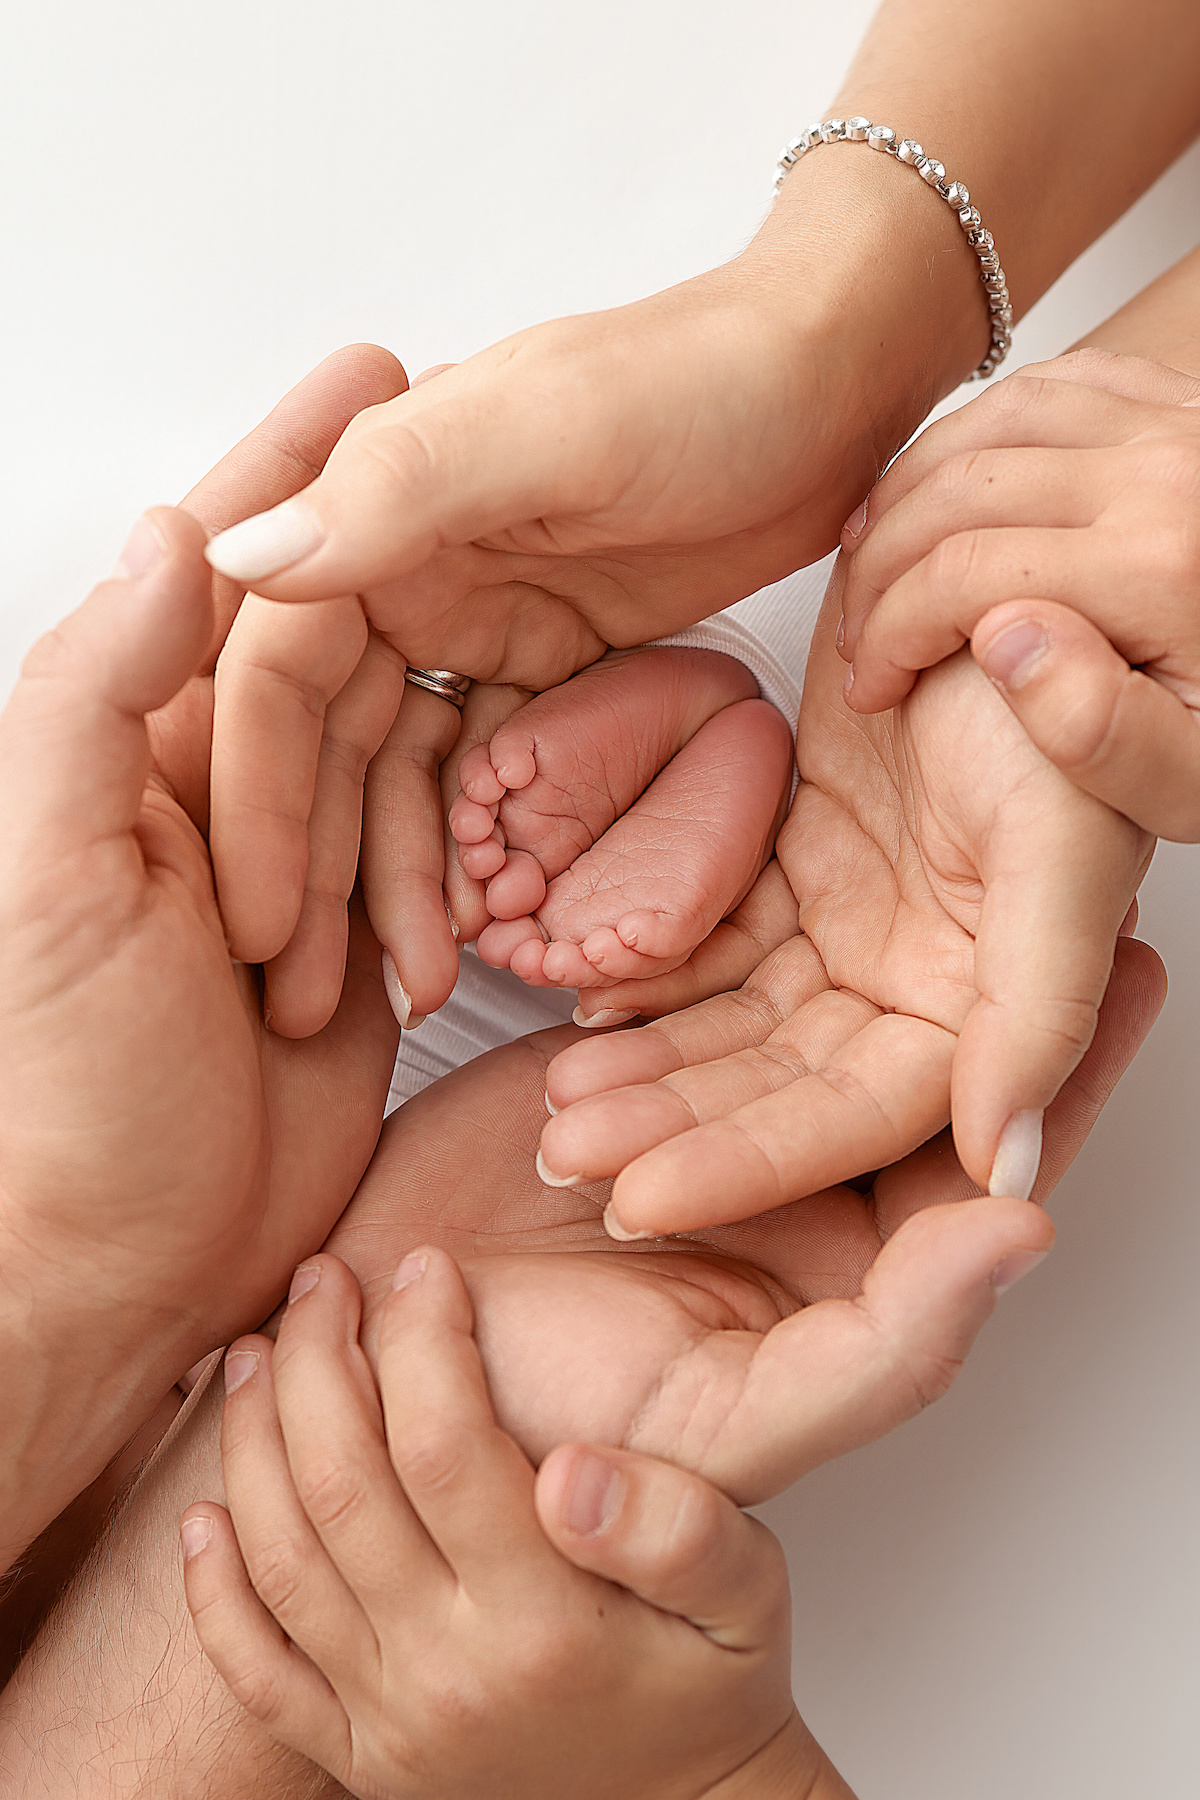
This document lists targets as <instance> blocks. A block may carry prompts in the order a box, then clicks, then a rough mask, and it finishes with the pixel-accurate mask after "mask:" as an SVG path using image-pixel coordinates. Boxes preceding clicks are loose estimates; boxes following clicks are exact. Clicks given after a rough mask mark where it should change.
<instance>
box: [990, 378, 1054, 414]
mask: <svg viewBox="0 0 1200 1800" xmlns="http://www.w3.org/2000/svg"><path fill="white" fill-rule="evenodd" d="M1053 385H1054V384H1053V383H1052V382H1050V381H1048V380H1047V379H1046V378H1045V377H1044V376H1041V375H1027V374H1021V375H1006V376H1005V378H1004V380H1003V381H1000V382H997V384H996V386H995V387H994V388H993V389H992V390H991V392H990V393H989V394H985V395H984V396H983V398H982V400H981V401H980V402H978V404H979V405H981V406H982V407H983V408H984V409H985V411H986V412H987V415H988V417H989V418H990V419H993V420H995V421H996V422H997V423H1000V424H1005V425H1014V424H1018V423H1020V421H1021V420H1022V419H1025V418H1027V417H1028V416H1029V414H1030V412H1031V411H1033V410H1034V409H1035V408H1036V407H1037V406H1038V405H1039V404H1040V402H1041V401H1042V400H1043V399H1044V398H1045V397H1046V395H1047V393H1048V392H1049V390H1050V388H1051V387H1052V386H1053Z"/></svg>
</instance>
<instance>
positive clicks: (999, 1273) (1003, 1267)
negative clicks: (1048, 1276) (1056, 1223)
mask: <svg viewBox="0 0 1200 1800" xmlns="http://www.w3.org/2000/svg"><path fill="white" fill-rule="evenodd" d="M1049 1254H1050V1252H1049V1251H1048V1250H1010V1251H1009V1253H1008V1255H1007V1256H1004V1257H1001V1259H1000V1261H999V1262H998V1263H997V1264H996V1266H995V1268H994V1269H993V1270H992V1286H993V1287H994V1288H995V1290H996V1292H997V1293H998V1294H1007V1292H1008V1290H1009V1288H1010V1287H1015V1286H1016V1284H1017V1282H1018V1281H1020V1279H1021V1277H1022V1275H1028V1273H1029V1271H1030V1269H1036V1268H1037V1266H1038V1264H1039V1263H1040V1262H1045V1260H1046V1258H1047V1257H1048V1256H1049Z"/></svg>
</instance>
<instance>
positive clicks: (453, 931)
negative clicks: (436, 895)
mask: <svg viewBox="0 0 1200 1800" xmlns="http://www.w3.org/2000/svg"><path fill="white" fill-rule="evenodd" d="M445 907H446V917H447V918H448V919H449V921H450V936H451V937H452V938H453V939H454V941H455V943H456V944H457V942H458V940H459V938H460V937H461V936H462V933H461V932H460V931H459V929H458V920H457V919H456V918H455V916H454V914H453V913H452V912H451V911H450V902H449V901H448V900H447V901H446V902H445Z"/></svg>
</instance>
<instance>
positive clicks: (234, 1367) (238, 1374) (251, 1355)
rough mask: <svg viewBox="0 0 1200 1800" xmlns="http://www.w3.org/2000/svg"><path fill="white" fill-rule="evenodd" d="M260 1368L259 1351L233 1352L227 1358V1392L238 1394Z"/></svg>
mask: <svg viewBox="0 0 1200 1800" xmlns="http://www.w3.org/2000/svg"><path fill="white" fill-rule="evenodd" d="M257 1367H258V1351H257V1350H233V1351H231V1352H230V1354H229V1355H228V1356H227V1357H226V1358H225V1392H226V1393H227V1394H236V1393H237V1390H238V1389H239V1388H240V1387H241V1385H242V1383H243V1382H246V1381H249V1379H250V1377H251V1376H252V1375H253V1373H254V1371H255V1369H257Z"/></svg>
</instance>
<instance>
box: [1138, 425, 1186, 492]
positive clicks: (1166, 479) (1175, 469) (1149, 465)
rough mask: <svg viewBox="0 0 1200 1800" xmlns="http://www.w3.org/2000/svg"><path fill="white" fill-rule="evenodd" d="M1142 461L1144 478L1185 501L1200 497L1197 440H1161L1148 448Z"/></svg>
mask: <svg viewBox="0 0 1200 1800" xmlns="http://www.w3.org/2000/svg"><path fill="white" fill-rule="evenodd" d="M1140 460H1141V473H1142V476H1143V479H1144V480H1148V481H1149V482H1151V483H1152V484H1153V486H1154V487H1155V488H1157V489H1160V490H1163V491H1165V492H1167V493H1169V494H1172V495H1175V496H1177V497H1178V498H1181V499H1194V498H1195V497H1196V496H1197V495H1198V494H1200V441H1197V440H1196V439H1195V438H1190V437H1170V438H1162V439H1159V440H1157V441H1156V442H1154V443H1150V444H1147V445H1146V446H1145V447H1144V449H1143V451H1142V455H1141V459H1140Z"/></svg>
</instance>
